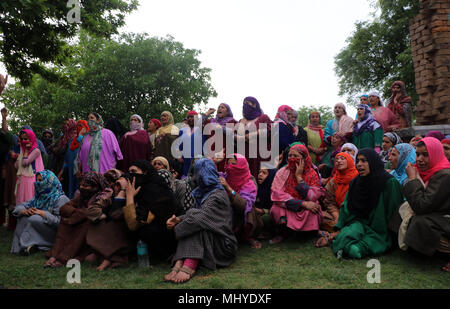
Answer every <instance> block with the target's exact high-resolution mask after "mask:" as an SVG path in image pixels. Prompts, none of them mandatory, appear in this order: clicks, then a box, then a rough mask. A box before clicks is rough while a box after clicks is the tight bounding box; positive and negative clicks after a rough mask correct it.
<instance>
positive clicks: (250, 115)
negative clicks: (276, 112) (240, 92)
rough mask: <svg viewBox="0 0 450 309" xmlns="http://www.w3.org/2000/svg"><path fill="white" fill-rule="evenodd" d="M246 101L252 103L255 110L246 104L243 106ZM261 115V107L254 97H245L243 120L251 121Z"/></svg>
mask: <svg viewBox="0 0 450 309" xmlns="http://www.w3.org/2000/svg"><path fill="white" fill-rule="evenodd" d="M246 101H249V102H252V103H255V104H256V108H253V106H250V105H248V104H245V102H246ZM262 114H263V111H262V110H261V107H260V106H259V102H258V100H256V98H254V97H246V98H245V99H244V109H243V115H244V118H245V119H247V120H253V119H256V118H258V117H259V116H261V115H262Z"/></svg>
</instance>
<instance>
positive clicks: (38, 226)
mask: <svg viewBox="0 0 450 309" xmlns="http://www.w3.org/2000/svg"><path fill="white" fill-rule="evenodd" d="M68 202H69V199H68V198H67V196H65V195H61V196H60V197H59V199H58V200H57V201H56V203H55V205H54V206H53V208H52V209H51V211H50V212H49V211H46V214H45V218H42V217H41V216H40V215H32V216H29V217H28V216H22V215H21V214H20V212H21V211H22V210H25V209H27V207H25V206H24V204H23V203H22V204H20V205H17V206H16V208H15V209H14V211H13V213H12V214H13V215H14V216H15V217H17V218H18V223H17V227H16V230H15V231H14V236H13V241H12V246H11V253H19V252H20V251H21V250H23V249H26V248H27V247H29V246H32V245H37V246H38V248H39V250H42V251H47V250H49V249H50V248H51V247H52V246H53V242H54V241H55V237H56V231H57V229H58V224H59V220H60V217H59V209H60V208H61V206H63V205H64V204H66V203H68Z"/></svg>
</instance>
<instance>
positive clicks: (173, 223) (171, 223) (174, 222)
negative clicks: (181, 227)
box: [166, 215, 181, 230]
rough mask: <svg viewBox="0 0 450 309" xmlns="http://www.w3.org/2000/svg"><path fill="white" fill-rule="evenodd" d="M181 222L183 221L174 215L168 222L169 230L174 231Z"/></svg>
mask: <svg viewBox="0 0 450 309" xmlns="http://www.w3.org/2000/svg"><path fill="white" fill-rule="evenodd" d="M180 222H181V219H180V218H178V217H176V216H175V215H173V216H172V217H170V218H169V219H168V220H167V222H166V226H167V229H168V230H172V229H173V228H174V227H175V226H176V225H177V224H178V223H180Z"/></svg>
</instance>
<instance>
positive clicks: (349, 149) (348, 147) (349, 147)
mask: <svg viewBox="0 0 450 309" xmlns="http://www.w3.org/2000/svg"><path fill="white" fill-rule="evenodd" d="M341 151H342V152H346V153H348V154H349V155H350V156H351V157H352V158H353V162H355V164H356V156H357V155H358V147H356V146H355V145H354V144H352V143H345V144H344V145H342V148H341Z"/></svg>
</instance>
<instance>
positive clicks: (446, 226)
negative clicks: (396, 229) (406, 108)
mask: <svg viewBox="0 0 450 309" xmlns="http://www.w3.org/2000/svg"><path fill="white" fill-rule="evenodd" d="M416 154H417V163H416V165H415V166H413V165H412V164H411V163H409V164H408V166H407V167H406V173H407V174H408V182H407V183H406V184H405V185H404V187H403V194H404V195H405V197H406V200H407V201H408V203H409V206H410V208H411V210H412V217H411V219H410V222H409V225H408V227H407V230H406V234H405V236H404V242H405V244H406V245H407V246H409V247H411V248H413V249H414V250H416V251H418V252H420V253H423V254H425V255H427V256H432V255H433V254H434V253H435V252H436V251H439V252H443V253H446V254H447V256H448V254H450V191H449V189H448V188H449V186H448V184H449V183H450V163H449V162H448V160H447V158H446V157H445V155H444V151H443V149H442V144H441V143H440V142H439V140H437V139H435V138H433V137H426V138H424V139H422V141H420V142H419V143H418V144H417V148H416ZM419 176H420V177H419ZM420 179H422V181H423V183H425V185H423V183H422V182H421V180H420ZM443 270H444V271H450V262H449V263H447V265H446V266H444V267H443Z"/></svg>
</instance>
